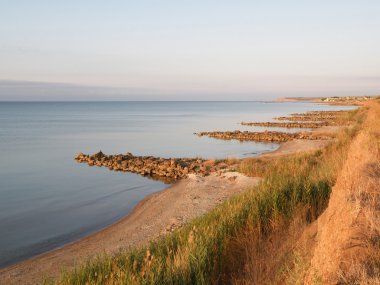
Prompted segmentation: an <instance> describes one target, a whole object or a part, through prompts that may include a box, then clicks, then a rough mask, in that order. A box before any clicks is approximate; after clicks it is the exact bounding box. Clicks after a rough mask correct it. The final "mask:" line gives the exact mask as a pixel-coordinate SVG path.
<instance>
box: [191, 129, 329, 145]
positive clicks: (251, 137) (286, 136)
mask: <svg viewBox="0 0 380 285" xmlns="http://www.w3.org/2000/svg"><path fill="white" fill-rule="evenodd" d="M194 134H195V135H197V136H200V137H202V136H208V137H211V138H216V139H223V140H239V141H256V142H286V141H290V140H298V139H306V140H324V139H329V138H330V137H327V136H320V135H315V134H313V133H311V132H298V133H286V132H274V131H265V132H248V131H244V132H242V131H232V132H228V131H227V132H218V131H216V132H199V133H194Z"/></svg>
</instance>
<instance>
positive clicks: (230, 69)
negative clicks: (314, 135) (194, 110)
mask: <svg viewBox="0 0 380 285" xmlns="http://www.w3.org/2000/svg"><path fill="white" fill-rule="evenodd" d="M379 15H380V1H378V0H371V1H370V0H361V1H358V0H355V1H353V0H345V1H340V0H329V1H326V0H319V1H305V0H288V1H283V0H282V1H280V0H277V1H274V0H266V1H263V0H261V1H258V0H250V1H248V0H247V1H242V0H236V1H225V0H219V1H217V0H215V1H212V0H202V1H197V0H192V1H186V0H176V1H174V0H172V1H169V0H161V1H158V0H150V1H147V0H139V1H128V0H120V1H117V0H108V1H104V0H102V1H100V0H75V1H74V0H65V1H58V0H33V1H30V0H25V1H21V0H0V100H29V99H30V100H33V99H35V100H39V99H41V98H44V99H46V100H49V98H50V99H52V100H54V99H57V100H58V99H63V100H64V99H70V100H72V99H78V100H80V99H86V100H87V99H88V100H90V99H92V98H93V99H104V100H107V99H115V98H117V99H126V100H128V99H131V98H133V99H136V98H137V99H139V98H140V99H144V98H145V99H146V98H149V99H158V100H159V99H178V100H193V99H194V100H198V99H210V100H226V99H236V100H255V99H266V98H268V99H269V98H274V97H283V96H345V95H378V94H380V17H379ZM46 83H49V84H46ZM10 86H11V87H10ZM97 87H99V88H98V89H96V88H97ZM95 89H96V90H97V91H96V92H95V91H94V90H95ZM84 90H87V91H86V92H84ZM42 93H43V94H42ZM65 93H67V94H66V95H65ZM92 96H93V97H92Z"/></svg>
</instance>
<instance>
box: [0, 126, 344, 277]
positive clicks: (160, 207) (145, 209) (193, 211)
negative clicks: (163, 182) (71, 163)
mask: <svg viewBox="0 0 380 285" xmlns="http://www.w3.org/2000/svg"><path fill="white" fill-rule="evenodd" d="M338 129H340V128H339V127H337V128H332V127H321V128H318V129H315V130H313V132H335V131H337V130H338ZM328 142H329V140H324V141H321V140H314V141H310V140H293V141H288V142H284V143H280V144H279V147H278V148H277V149H276V150H274V151H270V152H267V153H263V154H260V155H258V156H255V157H251V158H246V159H258V158H273V157H278V156H282V155H288V154H292V153H295V152H300V151H301V152H306V151H314V150H316V149H318V148H321V147H323V146H325V145H326V144H327V143H328ZM259 180H260V178H257V177H247V176H244V175H242V174H240V173H237V172H227V173H224V174H222V175H220V174H219V172H218V173H212V174H211V175H210V176H206V177H201V176H197V175H194V174H191V175H189V178H187V179H182V180H180V181H178V182H177V183H175V184H173V185H171V186H170V187H168V188H166V189H164V190H162V191H159V192H156V193H152V194H150V195H148V196H146V197H145V198H144V199H142V200H141V201H140V202H139V203H137V205H136V206H135V207H134V208H133V210H132V211H131V212H130V213H129V214H127V215H126V216H125V217H123V218H121V219H120V220H119V221H117V222H115V223H113V224H110V225H108V226H107V227H105V228H103V229H101V230H99V231H97V232H95V233H92V234H90V235H88V236H86V237H84V238H81V239H79V240H76V241H73V242H71V243H68V244H65V245H63V246H62V247H60V248H57V249H53V250H50V251H47V252H45V253H42V254H40V255H37V256H34V257H31V258H29V259H26V260H24V261H21V262H18V263H15V264H13V265H10V266H7V267H4V268H1V269H0V280H2V282H6V283H5V284H35V283H36V282H38V281H41V280H42V278H43V277H44V276H45V277H56V276H57V275H58V274H59V273H60V272H61V269H62V268H66V269H71V268H73V267H74V266H75V265H78V264H80V263H82V262H83V261H85V260H87V259H89V258H92V257H94V256H96V255H99V254H102V253H112V252H117V251H118V250H120V248H128V247H131V246H139V245H142V244H145V243H147V242H149V241H151V240H154V239H156V238H158V237H159V236H162V235H164V234H166V233H168V232H171V231H172V230H173V229H175V228H177V227H179V226H181V225H182V224H185V223H186V222H188V221H190V220H191V219H193V218H195V217H197V216H200V215H202V214H204V213H206V212H208V211H209V210H211V209H212V208H213V207H215V206H217V205H218V204H220V203H222V202H223V201H225V200H226V199H228V198H230V197H231V196H232V195H234V194H236V193H239V192H242V191H245V190H247V188H248V187H249V186H253V185H255V184H257V183H258V182H259ZM226 185H228V187H229V188H228V189H226V187H225V186H226ZM223 187H224V188H223ZM222 188H223V189H222ZM221 189H222V191H220V190H221ZM168 205H173V208H171V209H168ZM189 206H192V207H189ZM178 212H180V213H181V214H180V215H178Z"/></svg>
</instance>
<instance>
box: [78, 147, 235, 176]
mask: <svg viewBox="0 0 380 285" xmlns="http://www.w3.org/2000/svg"><path fill="white" fill-rule="evenodd" d="M75 160H76V161H78V162H81V163H87V164H88V165H90V166H94V165H96V166H104V167H108V168H109V169H110V170H114V171H124V172H134V173H139V174H141V175H143V176H151V177H157V178H160V177H166V178H170V179H175V180H176V179H180V178H184V177H186V176H187V175H188V174H190V173H194V174H198V175H200V176H206V175H208V174H210V173H211V172H214V171H217V170H221V169H224V168H226V167H227V166H228V165H227V164H226V163H225V162H224V161H215V160H208V161H206V160H203V159H196V158H169V159H167V158H161V157H154V156H134V155H133V154H131V153H127V154H117V155H105V154H104V153H102V152H101V151H99V152H98V153H95V154H93V155H87V154H83V153H79V154H78V155H77V156H76V157H75Z"/></svg>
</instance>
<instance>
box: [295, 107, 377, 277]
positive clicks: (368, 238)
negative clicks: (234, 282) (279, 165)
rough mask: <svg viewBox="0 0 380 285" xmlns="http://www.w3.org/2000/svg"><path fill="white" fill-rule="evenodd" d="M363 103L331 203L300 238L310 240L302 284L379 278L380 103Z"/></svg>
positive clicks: (305, 241)
mask: <svg viewBox="0 0 380 285" xmlns="http://www.w3.org/2000/svg"><path fill="white" fill-rule="evenodd" d="M367 106H368V107H369V110H368V113H367V118H366V120H365V122H364V124H363V128H362V130H361V131H360V132H359V134H358V135H357V137H356V138H355V139H354V140H353V142H352V144H351V146H350V148H349V153H348V158H347V160H346V162H345V164H344V166H343V168H342V171H341V172H340V174H339V175H338V178H337V182H336V184H335V186H334V187H333V190H332V193H331V197H330V201H329V205H328V207H327V209H326V210H325V212H324V213H323V214H322V215H321V216H320V217H319V218H318V220H317V221H316V222H315V223H314V225H312V226H311V228H313V230H310V229H308V232H307V233H306V234H305V235H304V236H303V238H302V239H303V240H301V241H300V242H301V243H303V244H307V243H308V244H309V246H308V247H307V248H305V249H304V250H306V251H309V252H308V253H307V255H309V257H310V263H309V265H310V266H309V267H308V269H306V271H305V273H304V280H303V281H304V283H305V284H347V283H349V284H363V283H364V284H379V283H376V282H380V277H379V273H380V272H379V271H378V270H379V261H380V243H379V240H380V154H379V146H380V144H379V143H380V124H379V122H380V104H379V103H377V102H371V103H368V104H367ZM307 240H309V241H307ZM310 241H311V242H310ZM376 261H377V263H376ZM352 282H353V283H352Z"/></svg>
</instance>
